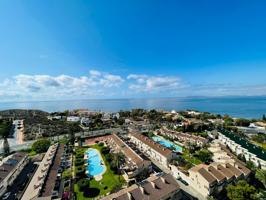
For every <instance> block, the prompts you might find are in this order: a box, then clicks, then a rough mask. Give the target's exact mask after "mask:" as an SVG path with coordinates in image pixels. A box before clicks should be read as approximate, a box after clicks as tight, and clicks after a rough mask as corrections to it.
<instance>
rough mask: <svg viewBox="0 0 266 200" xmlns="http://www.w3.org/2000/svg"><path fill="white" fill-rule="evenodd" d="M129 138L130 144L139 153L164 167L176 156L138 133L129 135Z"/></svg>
mask: <svg viewBox="0 0 266 200" xmlns="http://www.w3.org/2000/svg"><path fill="white" fill-rule="evenodd" d="M129 137H130V139H131V142H133V143H134V144H135V145H136V147H137V148H138V149H139V150H140V151H141V152H143V153H144V154H146V155H147V156H149V157H150V158H152V159H154V160H156V161H158V162H159V163H160V164H162V165H164V166H166V167H167V166H168V164H169V163H170V161H171V160H172V159H173V158H175V157H176V154H175V153H174V152H173V151H171V150H170V149H168V148H165V147H164V146H162V145H160V144H158V143H156V142H154V141H153V140H151V139H149V138H148V137H146V136H143V135H141V134H138V133H129Z"/></svg>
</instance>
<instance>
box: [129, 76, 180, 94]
mask: <svg viewBox="0 0 266 200" xmlns="http://www.w3.org/2000/svg"><path fill="white" fill-rule="evenodd" d="M127 79H128V80H133V83H130V84H129V89H131V90H135V91H137V92H151V93H155V92H166V91H169V90H171V89H179V88H182V87H183V85H182V84H181V79H180V78H179V77H176V76H148V75H144V74H140V75H138V74H130V75H128V76H127Z"/></svg>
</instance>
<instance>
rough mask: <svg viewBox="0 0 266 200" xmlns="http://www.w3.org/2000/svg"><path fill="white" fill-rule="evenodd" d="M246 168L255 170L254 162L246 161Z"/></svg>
mask: <svg viewBox="0 0 266 200" xmlns="http://www.w3.org/2000/svg"><path fill="white" fill-rule="evenodd" d="M246 166H247V168H249V169H251V170H252V171H255V170H256V166H255V165H254V163H253V162H252V161H250V160H249V161H247V164H246Z"/></svg>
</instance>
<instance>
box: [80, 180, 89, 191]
mask: <svg viewBox="0 0 266 200" xmlns="http://www.w3.org/2000/svg"><path fill="white" fill-rule="evenodd" d="M77 184H78V187H79V190H80V191H84V190H85V189H86V188H89V186H90V181H89V180H88V179H86V178H83V179H81V180H79V181H78V183H77Z"/></svg>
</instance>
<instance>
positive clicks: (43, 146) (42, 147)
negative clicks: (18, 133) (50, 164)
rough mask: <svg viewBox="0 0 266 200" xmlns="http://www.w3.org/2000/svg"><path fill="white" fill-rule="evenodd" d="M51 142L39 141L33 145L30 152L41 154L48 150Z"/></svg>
mask: <svg viewBox="0 0 266 200" xmlns="http://www.w3.org/2000/svg"><path fill="white" fill-rule="evenodd" d="M50 145H51V142H50V140H48V139H40V140H37V141H36V142H34V143H33V145H32V150H33V151H35V152H37V153H43V152H46V151H47V150H48V148H49V147H50Z"/></svg>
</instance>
